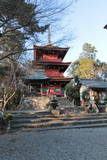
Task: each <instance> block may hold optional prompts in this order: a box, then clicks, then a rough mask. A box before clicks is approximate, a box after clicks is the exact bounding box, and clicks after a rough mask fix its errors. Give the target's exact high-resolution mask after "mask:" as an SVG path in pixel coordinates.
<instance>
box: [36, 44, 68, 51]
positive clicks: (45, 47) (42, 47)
mask: <svg viewBox="0 0 107 160" xmlns="http://www.w3.org/2000/svg"><path fill="white" fill-rule="evenodd" d="M34 48H36V49H43V50H44V49H45V50H58V51H66V52H67V51H68V49H69V47H66V48H63V47H57V46H53V45H51V44H49V45H46V46H36V45H34Z"/></svg>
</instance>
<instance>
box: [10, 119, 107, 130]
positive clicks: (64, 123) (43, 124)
mask: <svg viewBox="0 0 107 160" xmlns="http://www.w3.org/2000/svg"><path fill="white" fill-rule="evenodd" d="M103 123H105V124H107V119H98V120H80V119H79V120H77V121H75V120H72V121H71V120H70V121H63V120H57V119H56V120H53V121H48V122H39V123H37V122H35V121H32V122H30V123H27V122H23V123H15V124H14V123H13V124H12V128H13V129H14V128H41V127H52V126H67V125H70V126H78V125H84V126H85V125H89V124H90V125H93V124H103Z"/></svg>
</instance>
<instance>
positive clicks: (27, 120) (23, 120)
mask: <svg viewBox="0 0 107 160" xmlns="http://www.w3.org/2000/svg"><path fill="white" fill-rule="evenodd" d="M97 119H100V120H103V119H107V116H96V117H95V116H90V117H79V116H78V117H72V116H69V117H65V116H63V117H54V116H52V117H51V116H50V117H49V116H48V117H35V118H34V117H30V118H26V117H20V118H14V119H13V120H12V123H33V122H36V123H39V122H49V121H54V120H62V121H74V120H75V121H77V120H97Z"/></svg>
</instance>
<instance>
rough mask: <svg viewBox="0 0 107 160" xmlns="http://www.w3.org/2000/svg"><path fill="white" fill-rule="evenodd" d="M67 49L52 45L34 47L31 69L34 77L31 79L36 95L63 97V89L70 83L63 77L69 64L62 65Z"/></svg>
mask: <svg viewBox="0 0 107 160" xmlns="http://www.w3.org/2000/svg"><path fill="white" fill-rule="evenodd" d="M68 49H69V48H60V47H55V46H52V45H47V46H34V60H33V67H34V69H35V71H36V77H34V78H31V79H32V81H31V79H30V82H31V83H32V84H31V85H33V86H34V88H35V92H36V94H37V95H43V96H51V95H56V96H63V95H64V87H65V85H66V84H67V83H68V82H69V81H70V79H69V78H65V77H64V76H63V73H64V71H65V70H66V69H67V67H68V66H69V64H70V63H64V62H62V61H63V58H64V57H65V55H66V53H67V51H68Z"/></svg>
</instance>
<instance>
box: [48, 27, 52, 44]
mask: <svg viewBox="0 0 107 160" xmlns="http://www.w3.org/2000/svg"><path fill="white" fill-rule="evenodd" d="M48 45H51V30H50V25H49V27H48Z"/></svg>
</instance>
